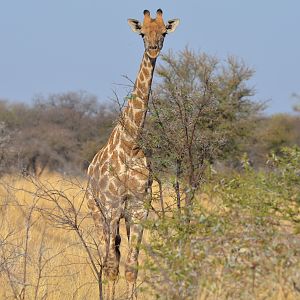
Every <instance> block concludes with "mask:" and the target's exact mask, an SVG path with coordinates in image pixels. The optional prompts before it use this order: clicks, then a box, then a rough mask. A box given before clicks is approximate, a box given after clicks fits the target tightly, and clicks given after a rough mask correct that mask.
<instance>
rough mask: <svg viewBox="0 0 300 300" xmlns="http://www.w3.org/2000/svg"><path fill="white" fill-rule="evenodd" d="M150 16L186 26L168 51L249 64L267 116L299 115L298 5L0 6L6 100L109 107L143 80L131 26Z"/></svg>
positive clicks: (13, 0) (1, 2)
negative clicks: (87, 101) (49, 98)
mask: <svg viewBox="0 0 300 300" xmlns="http://www.w3.org/2000/svg"><path fill="white" fill-rule="evenodd" d="M146 8H147V9H149V10H150V11H152V12H155V11H156V9H157V8H162V9H163V11H164V16H165V19H166V20H167V19H171V18H175V17H176V18H180V20H181V24H180V26H179V27H178V29H177V31H176V32H175V33H174V34H172V35H169V36H167V38H166V41H165V45H164V51H167V50H168V49H174V50H175V51H177V50H181V49H183V48H184V47H185V46H187V45H188V46H189V47H190V48H192V49H195V50H200V51H205V52H207V53H209V54H212V55H216V56H218V57H219V58H221V59H225V58H226V56H227V55H235V56H237V57H239V58H242V59H243V60H244V61H245V62H246V64H247V65H249V66H250V67H252V68H254V69H255V70H256V73H255V75H254V77H253V79H252V81H251V83H250V84H251V85H252V86H254V87H255V89H256V99H259V100H270V102H269V108H268V109H267V113H278V112H291V111H292V108H291V107H292V105H293V104H294V103H295V100H293V98H292V97H291V94H292V93H294V92H296V93H300V38H299V36H300V24H299V23H300V1H299V0H286V1H282V0H251V1H250V0H248V1H246V0H244V1H242V0H226V1H224V0H218V1H217V0H210V1H201V0H200V1H199V0H198V1H196V0H190V1H174V0H173V1H170V0H165V1H156V0H151V1H144V0H130V1H115V0H110V1H100V0H44V1H41V0H26V1H19V0H9V1H8V0H0V45H1V48H0V54H1V55H0V98H1V99H9V100H14V101H24V102H27V103H29V102H30V101H31V99H32V98H33V97H34V96H35V95H37V94H44V95H47V94H48V93H60V92H65V91H74V90H75V91H76V90H86V91H88V92H90V93H93V94H95V95H97V96H98V97H99V99H100V100H103V101H106V100H107V99H109V98H110V97H112V96H113V93H112V90H113V89H115V88H116V85H115V83H122V82H123V83H124V79H123V78H122V75H127V76H129V77H130V78H132V79H134V78H135V76H136V73H137V70H138V67H139V63H140V59H141V56H142V52H143V43H142V40H141V39H140V38H139V37H138V36H137V35H135V34H134V33H133V32H131V30H130V28H129V27H128V25H127V22H126V20H127V18H136V19H141V18H142V11H143V10H144V9H146ZM121 96H122V95H121Z"/></svg>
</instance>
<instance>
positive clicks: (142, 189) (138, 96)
mask: <svg viewBox="0 0 300 300" xmlns="http://www.w3.org/2000/svg"><path fill="white" fill-rule="evenodd" d="M128 24H129V25H130V27H131V29H132V30H133V31H134V32H136V33H138V34H139V35H140V36H141V37H142V38H143V41H144V46H145V51H144V55H143V59H142V62H141V65H140V69H139V72H138V76H137V79H136V81H135V85H134V89H133V91H132V95H131V97H130V98H129V99H128V104H127V106H126V107H125V109H124V110H123V111H122V113H121V116H120V119H119V121H118V123H117V125H116V126H115V128H114V129H113V131H112V133H111V135H110V137H109V139H108V141H107V143H106V144H105V146H104V147H103V148H102V149H100V151H99V152H98V153H97V154H96V155H95V157H94V159H93V161H92V162H91V164H90V166H89V168H88V176H89V187H88V207H89V208H90V210H91V213H92V216H93V219H94V222H95V225H96V227H98V229H99V235H100V236H99V239H100V241H101V243H102V247H101V254H102V261H103V267H104V271H105V276H106V277H107V279H108V282H109V285H108V286H109V287H108V291H107V294H106V298H107V299H110V298H113V295H114V292H115V291H114V290H115V283H116V280H117V278H118V274H119V262H120V254H121V253H120V243H121V238H120V234H119V223H120V219H121V218H125V221H126V224H127V228H128V236H129V251H128V255H127V259H126V263H125V278H126V280H127V282H128V286H129V288H128V293H129V294H128V297H129V298H132V297H133V291H134V288H135V283H136V279H137V271H138V270H137V267H138V255H139V247H140V243H141V241H142V235H143V225H142V222H143V221H144V220H145V219H146V218H147V216H148V207H149V205H147V204H149V203H147V201H149V197H147V195H148V191H149V188H150V186H151V184H152V182H151V180H150V176H149V175H150V170H149V167H148V163H147V158H146V156H145V154H144V153H143V151H142V149H141V148H140V146H139V137H140V134H141V130H142V129H143V126H144V123H145V118H146V114H147V109H148V100H149V95H150V90H151V83H152V78H153V72H154V68H155V63H156V59H157V57H158V55H159V53H160V51H161V49H162V47H163V42H164V38H165V36H166V35H167V34H168V33H171V32H173V31H175V29H176V27H177V26H178V24H179V20H178V19H173V20H170V21H168V22H167V23H166V24H165V23H164V21H163V12H162V10H161V9H158V10H157V12H156V18H151V15H150V12H149V11H148V10H144V20H143V22H142V23H140V22H139V21H138V20H135V19H128Z"/></svg>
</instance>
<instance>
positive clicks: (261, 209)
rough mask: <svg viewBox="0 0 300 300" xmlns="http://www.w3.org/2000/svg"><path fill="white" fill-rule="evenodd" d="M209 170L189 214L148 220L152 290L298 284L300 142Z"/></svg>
mask: <svg viewBox="0 0 300 300" xmlns="http://www.w3.org/2000/svg"><path fill="white" fill-rule="evenodd" d="M243 166H244V170H243V172H241V173H236V174H232V175H229V176H225V177H224V176H222V174H211V175H210V182H209V183H207V184H206V185H205V186H203V191H205V192H206V194H203V193H202V194H200V195H197V196H196V197H195V202H194V206H193V207H192V208H190V209H191V210H192V211H191V212H190V213H189V215H188V218H186V215H185V214H184V213H183V212H181V213H180V214H179V213H178V210H175V209H171V210H170V211H169V212H168V213H166V214H165V215H164V217H163V218H157V219H156V220H154V221H148V223H147V224H146V225H147V228H148V229H149V231H150V241H149V243H148V244H147V245H146V246H145V251H146V253H147V258H148V259H147V264H146V268H147V269H148V270H150V271H151V274H150V276H149V278H148V282H149V285H150V287H151V288H152V292H153V294H154V295H156V297H157V298H160V299H196V298H197V297H199V299H202V298H201V297H203V299H207V298H208V299H216V298H217V299H228V298H229V299H270V298H276V297H279V294H280V289H283V290H284V293H285V295H289V296H290V297H291V299H293V298H292V297H296V296H297V293H298V292H297V290H296V289H295V286H298V285H299V284H300V271H299V267H300V252H299V251H298V249H299V246H300V237H299V235H297V233H299V222H300V201H299V196H300V176H299V175H300V150H299V148H296V147H295V148H283V149H281V152H280V155H275V154H271V155H270V159H269V161H268V165H267V169H266V170H264V171H259V172H258V171H255V170H254V169H252V168H251V166H250V164H249V163H248V159H247V157H246V156H244V157H243Z"/></svg>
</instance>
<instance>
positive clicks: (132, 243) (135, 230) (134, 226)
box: [125, 203, 148, 299]
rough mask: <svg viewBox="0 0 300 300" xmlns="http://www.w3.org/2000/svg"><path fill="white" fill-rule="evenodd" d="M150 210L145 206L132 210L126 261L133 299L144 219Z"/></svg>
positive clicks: (126, 275)
mask: <svg viewBox="0 0 300 300" xmlns="http://www.w3.org/2000/svg"><path fill="white" fill-rule="evenodd" d="M147 215H148V210H147V209H145V208H144V203H143V208H139V209H134V211H132V212H131V218H130V219H131V220H130V221H131V226H130V239H129V251H128V255H127V259H126V263H125V278H126V281H127V298H128V299H133V297H134V296H135V297H137V295H136V281H137V276H138V256H139V250H140V245H141V241H142V237H143V221H144V220H146V218H147Z"/></svg>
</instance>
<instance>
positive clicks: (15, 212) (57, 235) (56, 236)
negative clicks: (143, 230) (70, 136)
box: [0, 174, 145, 299]
mask: <svg viewBox="0 0 300 300" xmlns="http://www.w3.org/2000/svg"><path fill="white" fill-rule="evenodd" d="M85 185H86V182H84V181H78V180H74V179H72V180H71V181H69V180H67V179H65V178H62V177H61V176H59V175H56V174H45V175H44V176H43V177H42V178H41V179H40V181H39V184H38V186H37V185H36V183H34V182H31V181H30V180H28V179H26V178H22V177H15V176H9V177H8V176H7V177H4V178H2V179H1V185H0V201H1V202H0V205H1V206H0V218H1V220H0V223H1V228H0V239H1V240H0V243H1V242H2V243H1V244H0V299H13V298H17V296H18V298H19V299H22V297H23V293H24V291H22V289H23V287H24V286H26V289H25V292H26V294H25V299H62V298H63V299H97V298H99V295H98V287H97V280H96V278H95V276H94V275H93V271H92V269H91V265H90V264H89V262H88V256H87V253H86V251H85V250H84V248H83V246H82V244H81V243H80V242H79V239H78V237H77V235H76V233H75V232H74V231H72V230H66V229H65V228H57V227H55V226H53V224H52V223H51V222H49V220H48V219H47V218H45V217H44V216H43V214H41V208H42V209H46V208H47V211H49V209H50V208H51V205H52V204H51V203H48V201H46V200H45V199H42V198H39V192H38V189H39V188H41V186H42V187H43V188H45V189H47V190H53V189H54V188H55V189H56V190H62V191H65V193H66V195H68V198H69V199H72V201H74V203H75V205H77V206H78V205H80V204H81V203H82V200H83V198H84V196H85V191H84V188H85ZM33 207H34V209H33V210H32V216H31V219H30V220H28V216H29V215H30V211H31V208H33ZM80 214H81V218H82V220H83V222H82V224H81V226H82V230H83V231H85V232H86V233H90V232H91V231H93V230H94V228H93V221H92V219H91V218H90V216H89V211H88V209H87V207H86V204H85V203H84V204H83V206H82V208H81V210H80ZM28 223H30V228H29V232H28V234H26V233H27V230H26V229H27V228H28V226H26V225H28ZM121 236H122V244H121V253H122V257H121V267H120V278H119V281H118V288H117V299H122V298H124V297H122V296H124V293H125V289H126V282H125V279H124V259H125V257H126V254H127V248H128V243H127V237H126V233H125V226H124V223H121ZM26 237H28V238H26ZM26 242H28V245H27V249H28V253H27V255H25V251H26V249H25V248H26ZM141 256H143V254H142V255H141ZM25 257H26V258H25ZM4 260H5V261H6V263H5V264H6V267H7V270H5V268H4V269H3V268H2V270H1V265H2V263H3V262H4ZM26 260H27V261H26ZM25 264H26V273H27V274H26V282H25V283H24V280H23V279H24V268H25ZM140 277H141V280H142V276H140ZM140 284H141V282H140ZM144 299H145V298H144Z"/></svg>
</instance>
